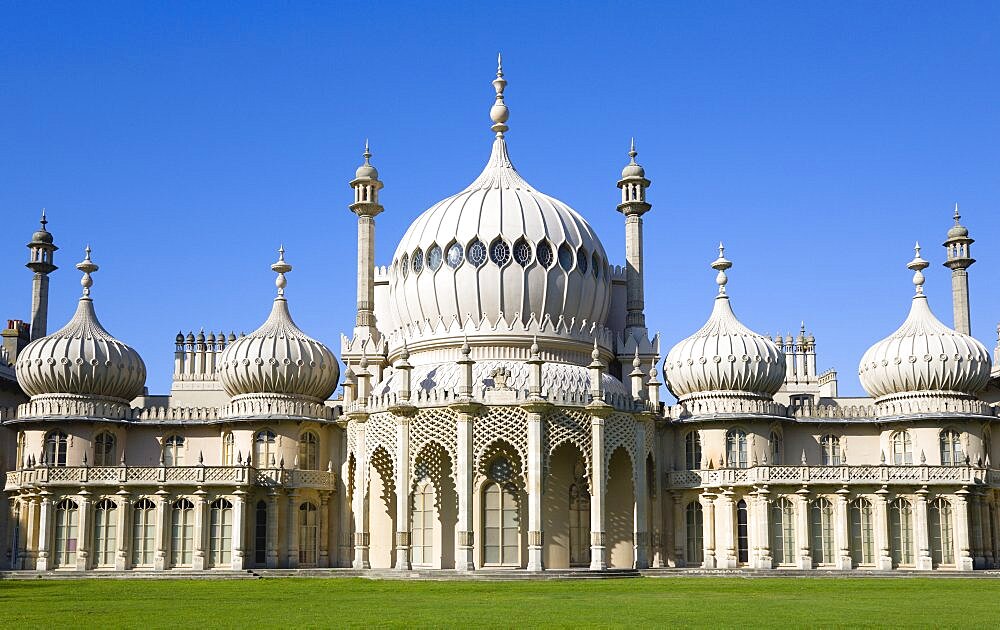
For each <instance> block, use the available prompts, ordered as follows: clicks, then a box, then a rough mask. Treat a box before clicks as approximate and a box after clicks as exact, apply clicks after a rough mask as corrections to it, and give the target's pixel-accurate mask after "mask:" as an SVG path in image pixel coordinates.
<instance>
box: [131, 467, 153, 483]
mask: <svg viewBox="0 0 1000 630" xmlns="http://www.w3.org/2000/svg"><path fill="white" fill-rule="evenodd" d="M156 473H157V469H156V468H129V469H128V473H127V477H126V479H127V480H128V481H156Z"/></svg>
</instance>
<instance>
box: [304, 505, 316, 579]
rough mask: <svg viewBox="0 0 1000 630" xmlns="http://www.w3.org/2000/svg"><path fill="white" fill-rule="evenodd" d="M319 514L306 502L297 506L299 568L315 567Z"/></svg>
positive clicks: (313, 506)
mask: <svg viewBox="0 0 1000 630" xmlns="http://www.w3.org/2000/svg"><path fill="white" fill-rule="evenodd" d="M318 516H319V512H318V511H317V510H316V506H315V505H313V504H312V503H309V502H308V501H307V502H305V503H303V504H302V505H300V506H299V566H302V567H314V566H316V556H317V554H318V551H317V549H316V544H317V543H318V542H319V519H318Z"/></svg>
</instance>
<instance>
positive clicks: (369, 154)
mask: <svg viewBox="0 0 1000 630" xmlns="http://www.w3.org/2000/svg"><path fill="white" fill-rule="evenodd" d="M361 155H362V156H363V157H364V158H365V166H371V162H370V161H369V160H371V159H372V151H371V149H370V148H368V138H365V152H364V153H362V154H361Z"/></svg>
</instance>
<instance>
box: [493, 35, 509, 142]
mask: <svg viewBox="0 0 1000 630" xmlns="http://www.w3.org/2000/svg"><path fill="white" fill-rule="evenodd" d="M506 87H507V80H506V79H504V78H503V57H501V56H500V53H497V78H495V79H493V89H494V90H496V100H495V101H494V102H493V107H491V108H490V119H491V120H492V121H493V126H492V127H490V128H491V129H492V130H493V131H495V132H496V134H497V137H498V138H502V137H503V134H504V132H505V131H507V130H508V129H509V127H508V126H507V124H506V123H507V118H508V117H510V110H509V109H507V104H506V103H505V102H504V100H503V91H504V88H506Z"/></svg>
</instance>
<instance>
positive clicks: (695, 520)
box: [684, 501, 705, 567]
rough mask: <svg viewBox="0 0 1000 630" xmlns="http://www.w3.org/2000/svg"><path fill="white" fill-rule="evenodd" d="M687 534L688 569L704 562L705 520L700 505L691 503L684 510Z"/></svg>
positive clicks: (695, 502) (686, 559) (696, 502)
mask: <svg viewBox="0 0 1000 630" xmlns="http://www.w3.org/2000/svg"><path fill="white" fill-rule="evenodd" d="M684 514H685V517H686V518H685V525H686V533H687V545H686V546H687V549H686V551H687V558H685V561H686V564H687V566H689V567H693V566H697V565H700V564H701V563H702V562H704V561H705V520H704V514H703V513H702V508H701V503H699V502H698V501H692V502H691V503H688V504H687V507H686V508H685V509H684Z"/></svg>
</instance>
